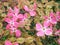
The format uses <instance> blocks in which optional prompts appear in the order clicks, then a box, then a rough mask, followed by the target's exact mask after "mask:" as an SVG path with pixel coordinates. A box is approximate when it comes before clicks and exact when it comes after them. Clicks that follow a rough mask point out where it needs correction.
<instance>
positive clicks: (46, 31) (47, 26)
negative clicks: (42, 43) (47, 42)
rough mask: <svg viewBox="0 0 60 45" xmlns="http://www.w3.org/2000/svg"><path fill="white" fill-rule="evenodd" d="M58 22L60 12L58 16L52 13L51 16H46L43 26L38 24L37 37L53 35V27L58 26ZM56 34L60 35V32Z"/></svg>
mask: <svg viewBox="0 0 60 45" xmlns="http://www.w3.org/2000/svg"><path fill="white" fill-rule="evenodd" d="M58 21H59V22H60V12H56V14H54V13H53V12H51V13H50V14H49V16H44V22H43V24H40V23H37V24H36V30H37V36H45V35H49V36H50V35H52V33H53V26H54V25H55V24H57V22H58ZM56 33H57V34H56ZM56 33H55V34H56V35H60V34H59V33H60V30H59V31H57V32H56Z"/></svg>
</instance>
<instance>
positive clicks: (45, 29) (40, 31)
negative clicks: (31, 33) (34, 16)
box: [36, 23, 52, 36]
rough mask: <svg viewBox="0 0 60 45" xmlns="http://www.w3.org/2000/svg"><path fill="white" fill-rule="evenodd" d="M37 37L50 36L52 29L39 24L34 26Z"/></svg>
mask: <svg viewBox="0 0 60 45" xmlns="http://www.w3.org/2000/svg"><path fill="white" fill-rule="evenodd" d="M36 30H37V36H44V35H52V29H51V28H49V27H47V26H46V25H45V26H44V25H43V26H42V25H41V24H40V23H37V24H36Z"/></svg>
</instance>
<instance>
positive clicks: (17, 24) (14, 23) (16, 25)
mask: <svg viewBox="0 0 60 45" xmlns="http://www.w3.org/2000/svg"><path fill="white" fill-rule="evenodd" d="M5 22H7V23H8V24H9V25H10V26H15V27H18V26H19V23H18V22H16V21H15V20H14V19H13V20H11V19H9V18H5Z"/></svg>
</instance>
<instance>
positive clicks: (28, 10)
mask: <svg viewBox="0 0 60 45" xmlns="http://www.w3.org/2000/svg"><path fill="white" fill-rule="evenodd" d="M34 7H35V8H36V4H34ZM24 9H25V11H27V12H29V14H30V16H35V15H36V11H35V9H34V8H33V9H29V8H28V6H24Z"/></svg>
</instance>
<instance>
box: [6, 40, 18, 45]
mask: <svg viewBox="0 0 60 45" xmlns="http://www.w3.org/2000/svg"><path fill="white" fill-rule="evenodd" d="M5 45H19V44H18V43H17V42H14V43H11V42H10V41H9V40H6V41H5Z"/></svg>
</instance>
